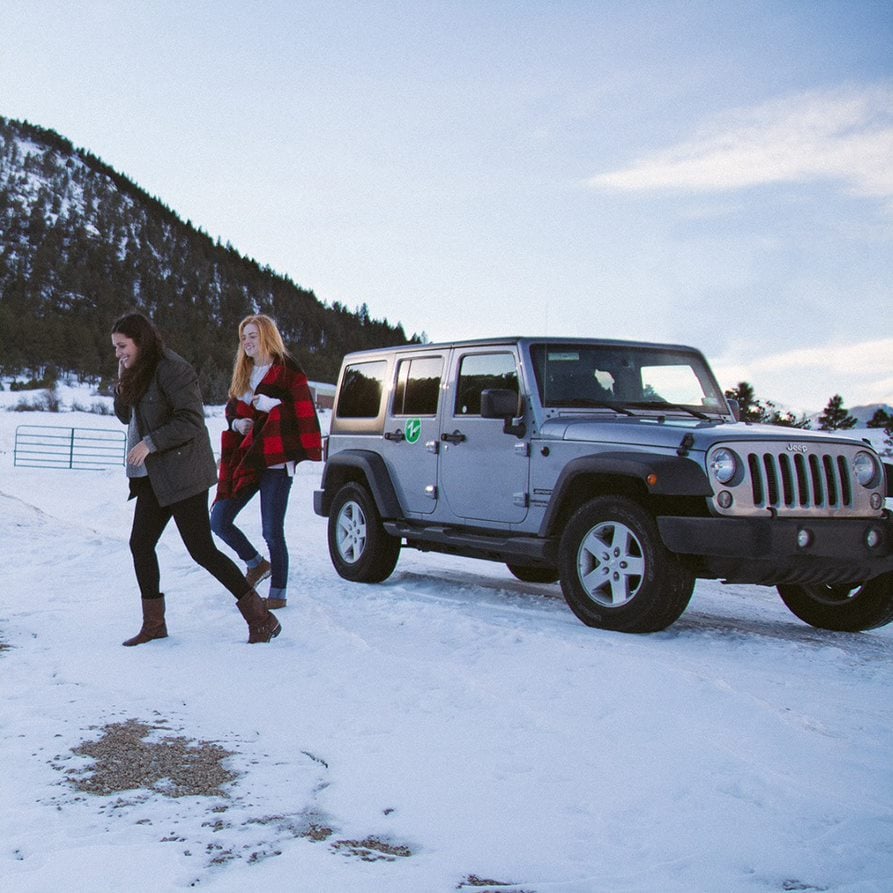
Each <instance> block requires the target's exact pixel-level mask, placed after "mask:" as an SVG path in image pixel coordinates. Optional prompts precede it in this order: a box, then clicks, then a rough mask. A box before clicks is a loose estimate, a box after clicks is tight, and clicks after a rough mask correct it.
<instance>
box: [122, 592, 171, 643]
mask: <svg viewBox="0 0 893 893" xmlns="http://www.w3.org/2000/svg"><path fill="white" fill-rule="evenodd" d="M141 601H142V603H143V626H142V629H140V631H139V632H138V633H137V634H136V635H135V636H134V637H133V638H132V639H128V640H127V641H126V642H122V643H121V644H122V645H142V644H143V643H144V642H151V641H152V639H166V638H167V627H166V626H165V624H164V594H163V593H162V595H160V596H159V597H158V598H144V599H141Z"/></svg>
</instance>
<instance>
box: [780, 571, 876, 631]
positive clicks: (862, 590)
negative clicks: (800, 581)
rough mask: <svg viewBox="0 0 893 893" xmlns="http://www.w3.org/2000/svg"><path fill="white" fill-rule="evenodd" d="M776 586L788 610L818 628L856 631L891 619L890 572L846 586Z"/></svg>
mask: <svg viewBox="0 0 893 893" xmlns="http://www.w3.org/2000/svg"><path fill="white" fill-rule="evenodd" d="M777 588H778V594H779V595H780V596H781V600H782V601H783V602H784V603H785V605H787V607H788V610H790V611H791V613H793V614H796V615H797V616H798V617H799V618H800V619H801V620H803V621H804V622H806V623H808V624H809V625H810V626H815V627H818V628H819V629H833V630H837V631H838V632H848V633H857V632H860V631H861V630H865V629H875V628H876V627H878V626H884V625H885V624H887V623H889V622H890V621H891V620H893V573H890V574H882V575H881V576H880V577H875V578H874V579H873V580H869V581H868V582H867V583H853V584H852V585H849V586H848V585H842V586H829V585H827V584H823V583H813V584H809V585H806V586H794V585H784V586H778V587H777Z"/></svg>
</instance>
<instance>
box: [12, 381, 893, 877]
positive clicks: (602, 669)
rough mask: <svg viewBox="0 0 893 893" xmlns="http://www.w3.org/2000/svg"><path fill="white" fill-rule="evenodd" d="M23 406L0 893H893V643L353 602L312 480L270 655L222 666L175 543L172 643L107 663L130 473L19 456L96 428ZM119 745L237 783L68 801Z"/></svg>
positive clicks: (470, 576) (556, 593)
mask: <svg viewBox="0 0 893 893" xmlns="http://www.w3.org/2000/svg"><path fill="white" fill-rule="evenodd" d="M23 396H25V397H27V396H29V395H22V394H17V393H11V392H9V391H3V392H0V542H2V557H3V562H2V565H3V567H2V583H0V589H2V596H0V648H2V649H3V650H2V651H0V679H2V694H0V704H2V711H0V765H2V771H0V804H2V810H0V889H3V890H10V891H15V893H26V891H41V893H42V891H58V890H60V889H71V888H73V887H74V888H76V889H83V890H114V891H116V890H122V891H123V890H127V891H133V893H142V891H146V893H148V891H153V893H154V891H158V890H173V889H179V888H189V887H195V888H200V889H207V890H211V891H244V890H271V891H280V890H282V891H285V890H288V891H312V893H317V891H334V893H352V891H356V893H438V891H444V893H446V891H453V890H457V889H460V890H466V891H468V890H475V891H482V890H489V891H497V890H509V891H515V893H519V891H522V890H523V891H528V893H601V891H604V893H674V891H679V893H693V891H694V893H698V891H703V893H713V891H722V893H736V891H741V893H746V891H860V893H861V891H874V893H887V891H889V890H891V889H893V697H891V681H893V627H887V628H885V629H882V630H876V631H873V632H868V633H862V634H858V635H851V634H835V633H827V632H821V631H818V630H814V629H812V628H810V627H808V626H805V625H804V624H802V623H801V622H799V621H798V620H797V619H796V618H795V617H794V616H793V615H791V614H790V613H788V611H787V610H786V609H785V607H784V605H783V604H782V603H781V601H780V600H779V599H778V597H777V596H776V595H775V592H774V590H771V589H764V588H760V587H751V586H722V585H720V584H718V583H713V582H700V583H699V584H698V585H697V587H696V589H695V595H694V598H693V599H692V603H691V606H690V607H689V609H688V611H687V612H686V613H685V614H684V615H683V617H682V619H681V620H679V621H678V622H677V623H676V624H675V625H674V626H672V627H671V628H670V629H669V630H667V631H665V632H662V633H658V634H654V635H648V636H630V635H622V634H616V633H610V632H601V631H597V630H591V629H588V628H586V627H584V626H583V625H582V624H580V623H579V622H578V621H577V620H576V619H575V618H574V616H573V615H572V614H571V612H570V611H569V610H568V609H567V607H566V606H565V604H564V602H563V600H562V598H561V594H560V590H559V588H558V587H557V586H536V585H527V584H522V583H520V582H518V581H516V580H515V579H514V578H513V577H511V575H510V574H509V573H508V571H507V570H505V569H504V568H502V567H501V566H499V565H495V564H489V563H485V562H476V561H471V560H462V559H455V558H448V557H445V556H436V555H425V554H421V553H417V552H412V551H406V552H404V554H403V555H402V556H401V559H400V563H399V564H398V566H397V571H396V572H395V574H394V576H393V577H392V578H391V579H390V580H388V581H387V582H386V583H384V584H382V585H379V586H363V585H357V584H350V583H347V582H345V581H343V580H341V579H340V578H339V577H338V576H337V575H336V574H335V572H334V570H333V569H332V567H331V564H330V562H329V559H328V555H327V550H326V543H325V541H326V533H325V521H324V519H322V518H318V517H317V516H315V515H314V514H313V510H312V505H311V502H312V497H311V494H312V491H313V490H314V488H315V487H316V486H317V485H318V480H319V474H320V469H321V466H320V465H318V464H316V465H313V464H306V463H305V464H304V465H303V466H301V467H300V473H299V475H298V477H297V479H296V483H295V487H294V489H293V491H292V497H291V503H290V509H289V516H288V525H287V526H288V533H289V538H290V542H291V547H292V571H291V578H290V590H289V607H288V608H287V609H285V610H284V611H281V612H280V617H281V620H282V623H283V626H284V631H283V633H282V635H281V636H280V637H279V638H278V639H276V640H275V641H274V642H273V643H271V644H270V645H255V646H249V645H247V644H246V638H247V635H246V628H245V625H244V622H243V621H242V619H241V617H240V616H239V614H238V612H237V611H236V609H235V607H234V606H233V603H232V599H231V597H230V596H229V595H228V594H227V593H225V592H224V591H222V589H221V587H220V586H219V585H218V584H217V583H216V581H215V580H213V578H211V577H210V576H208V575H207V574H206V573H205V572H204V571H202V570H201V569H199V568H197V567H196V566H195V565H194V564H193V563H192V561H191V560H190V559H189V557H188V556H187V554H186V552H185V549H184V548H183V546H182V543H181V542H180V539H179V537H178V535H177V533H176V530H175V529H174V528H173V526H171V529H170V530H169V531H168V532H167V533H166V534H165V536H164V538H163V539H162V542H161V545H160V548H159V554H160V558H161V562H162V582H163V588H164V591H165V592H166V594H167V605H168V626H169V629H170V633H171V635H170V637H169V638H168V639H165V640H163V641H157V642H152V643H149V644H147V645H143V646H140V647H137V648H122V647H121V645H120V642H121V641H122V640H123V639H124V638H126V637H127V636H130V635H132V634H133V633H134V632H135V631H136V630H137V628H138V627H139V613H140V612H139V596H138V593H137V589H136V584H135V581H134V577H133V570H132V566H131V561H130V554H129V551H128V546H127V539H128V534H129V531H130V521H131V511H132V505H131V504H129V503H128V502H127V501H126V499H125V496H126V484H125V481H124V474H123V470H122V469H108V470H102V471H63V470H39V469H26V468H16V467H14V466H13V454H12V448H13V439H14V431H15V427H16V425H18V424H52V425H77V426H84V427H103V428H112V429H118V428H120V425H119V424H118V422H117V420H116V419H115V418H114V417H111V416H101V415H95V414H87V413H81V412H65V413H62V414H58V415H56V414H52V415H50V414H42V413H21V414H20V413H12V412H4V411H2V410H3V408H4V406H8V405H14V404H15V403H17V402H18V401H19V400H20V399H21V398H22V397H23ZM31 396H33V395H31ZM63 397H64V399H66V400H67V401H68V405H70V403H71V394H70V393H67V392H65V391H63ZM97 400H98V398H94V397H91V396H90V395H89V393H85V394H81V395H80V396H79V397H78V402H79V403H80V404H81V405H83V406H87V407H89V406H90V405H91V404H92V403H94V402H97ZM221 425H222V421H221V417H220V412H219V410H217V411H214V412H213V414H212V417H211V418H209V427H210V428H211V429H212V439H213V440H214V441H215V442H216V441H217V439H218V433H219V431H220V428H221ZM243 517H244V521H245V527H246V528H247V529H248V530H249V531H250V532H251V533H252V534H253V535H254V536H255V537H256V538H257V540H258V543H260V536H259V526H260V525H259V512H258V511H257V510H256V509H255V510H254V511H252V510H251V509H250V508H249V509H248V510H247V511H246V512H245V514H244V516H243ZM266 585H267V584H262V587H261V591H262V594H265V588H266ZM4 646H5V647H4ZM130 721H135V722H137V723H143V724H145V725H146V726H147V727H150V729H151V732H150V733H149V737H148V738H146V739H145V740H146V742H147V745H154V746H155V747H156V753H158V754H161V753H162V752H163V751H164V749H165V748H168V749H171V748H173V747H174V746H175V745H176V743H177V739H179V743H180V745H181V746H182V744H183V739H185V740H186V741H187V742H188V743H189V745H190V747H191V748H194V749H195V751H196V752H199V751H201V750H203V749H204V750H205V751H207V750H208V748H209V747H210V745H209V744H208V742H214V743H216V744H218V745H219V746H220V747H221V748H224V749H225V750H227V751H229V752H231V753H232V756H230V757H229V758H228V759H226V761H225V763H224V766H225V767H226V768H228V769H229V770H230V771H231V772H233V773H236V774H237V777H236V778H235V780H233V781H231V782H230V783H228V784H226V785H225V786H224V787H223V788H222V791H221V793H220V794H219V795H217V796H209V795H207V794H206V793H197V794H191V795H187V796H178V797H175V796H171V794H173V793H182V791H178V790H177V789H176V785H175V784H174V783H173V782H171V781H170V780H168V782H167V783H165V782H157V783H155V784H154V786H153V787H151V788H150V787H143V788H140V789H131V790H111V791H109V792H108V793H101V792H100V793H96V792H91V791H89V790H84V789H83V788H85V787H87V785H85V784H84V783H83V782H84V780H85V779H89V778H90V777H91V773H98V771H99V768H100V767H101V761H100V762H97V763H94V762H93V760H92V759H91V758H90V757H88V756H85V755H83V752H82V751H81V748H82V747H83V746H84V745H85V744H86V745H87V746H88V747H89V746H90V745H91V744H95V743H97V742H102V741H103V740H105V739H106V737H107V736H110V735H112V734H115V733H117V734H119V735H120V734H122V733H123V730H126V729H132V728H133V723H131V722H130ZM211 750H212V751H213V748H212V749H211ZM106 768H107V767H106ZM122 771H126V767H125V768H124V769H121V768H120V767H119V769H118V772H119V775H120V773H121V772H122ZM94 777H95V776H94Z"/></svg>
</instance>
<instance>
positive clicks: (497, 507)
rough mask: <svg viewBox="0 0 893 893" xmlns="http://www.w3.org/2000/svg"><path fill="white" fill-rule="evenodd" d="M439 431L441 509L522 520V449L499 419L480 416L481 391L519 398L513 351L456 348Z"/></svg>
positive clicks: (462, 515)
mask: <svg viewBox="0 0 893 893" xmlns="http://www.w3.org/2000/svg"><path fill="white" fill-rule="evenodd" d="M450 367H451V368H450V374H449V376H448V378H447V381H448V382H449V385H448V387H447V389H446V391H445V393H444V400H443V410H442V413H441V417H442V420H443V421H442V427H441V432H440V478H439V483H440V488H441V494H440V495H441V501H442V503H443V502H445V505H444V504H441V506H440V507H439V510H438V517H439V518H440V519H441V520H447V517H446V513H447V512H448V513H449V515H452V516H455V517H456V518H458V519H468V520H474V521H482V522H495V523H496V524H516V523H520V522H521V521H523V520H524V518H525V517H526V515H527V502H528V499H527V492H528V483H527V481H528V473H529V465H530V460H529V457H528V450H527V447H528V444H527V442H526V441H525V440H519V439H518V438H517V437H515V436H514V435H512V434H505V433H504V432H503V420H502V419H485V418H482V417H481V391H482V390H484V389H486V388H500V389H508V390H513V391H514V392H515V393H516V394H517V393H519V390H520V389H519V372H518V368H519V364H518V355H517V351H516V350H515V348H514V347H513V346H506V347H502V346H490V347H471V348H456V349H455V350H454V352H453V355H452V357H451V360H450Z"/></svg>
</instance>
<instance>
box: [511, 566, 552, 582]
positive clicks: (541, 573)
mask: <svg viewBox="0 0 893 893" xmlns="http://www.w3.org/2000/svg"><path fill="white" fill-rule="evenodd" d="M506 567H507V568H508V569H509V570H510V571H511V572H512V575H513V576H515V577H517V578H518V579H519V580H521V581H522V582H524V583H555V582H556V581H557V580H558V569H557V568H554V567H546V566H545V565H539V566H537V567H533V566H529V565H523V564H507V565H506Z"/></svg>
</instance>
